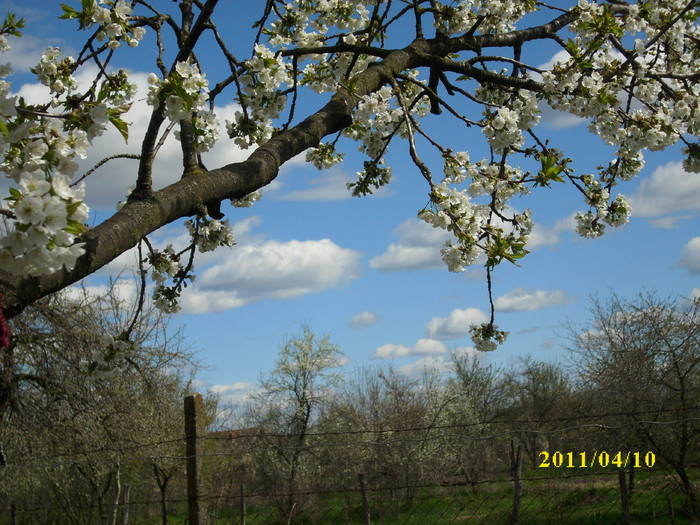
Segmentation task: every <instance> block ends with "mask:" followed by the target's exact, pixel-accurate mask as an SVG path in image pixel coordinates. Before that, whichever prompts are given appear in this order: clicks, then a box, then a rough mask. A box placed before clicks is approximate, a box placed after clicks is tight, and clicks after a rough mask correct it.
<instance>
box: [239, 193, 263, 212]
mask: <svg viewBox="0 0 700 525" xmlns="http://www.w3.org/2000/svg"><path fill="white" fill-rule="evenodd" d="M262 195H263V192H262V190H257V191H252V192H250V193H249V194H248V195H246V196H245V197H243V198H241V199H231V205H232V206H234V207H236V208H250V207H251V206H252V205H253V204H254V203H255V202H257V201H259V200H260V199H262Z"/></svg>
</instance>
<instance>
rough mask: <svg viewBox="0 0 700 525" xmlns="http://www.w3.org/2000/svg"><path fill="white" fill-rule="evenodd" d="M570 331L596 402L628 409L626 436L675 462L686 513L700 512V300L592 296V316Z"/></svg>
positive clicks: (578, 363) (581, 372)
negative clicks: (697, 469)
mask: <svg viewBox="0 0 700 525" xmlns="http://www.w3.org/2000/svg"><path fill="white" fill-rule="evenodd" d="M570 334H571V338H570V340H571V347H570V351H571V352H572V355H573V358H574V363H575V365H576V366H577V368H578V373H579V375H580V377H581V380H582V382H583V384H584V385H586V387H587V388H588V395H589V396H590V397H592V399H593V400H594V403H595V405H596V406H597V407H601V408H602V407H605V410H606V411H615V412H620V413H622V414H626V419H627V421H628V422H629V423H630V424H631V429H632V431H631V435H630V434H628V435H627V436H622V437H621V439H626V440H627V442H628V443H630V442H631V443H630V444H637V445H638V446H646V447H649V449H650V450H652V451H653V452H654V453H655V454H656V455H657V456H658V457H659V458H661V459H662V460H663V461H664V462H665V463H666V464H668V465H669V466H670V467H672V468H673V470H674V471H675V473H676V475H677V477H678V482H679V484H680V486H681V489H682V491H683V493H684V494H685V496H686V503H687V505H686V506H687V509H688V512H689V513H690V514H691V515H692V516H695V517H697V516H699V515H700V507H698V498H697V489H696V488H695V487H694V485H693V481H692V480H691V479H690V477H689V473H688V466H689V463H691V462H693V461H697V459H698V458H699V457H700V455H699V454H700V451H699V450H698V447H697V444H698V440H699V439H700V424H698V407H700V302H698V301H697V300H695V301H686V300H681V299H677V298H672V297H669V298H663V297H659V296H658V295H657V294H655V293H653V292H645V293H642V294H640V295H639V296H637V297H635V298H634V299H631V300H627V299H624V298H621V297H619V296H618V295H616V294H613V295H612V296H611V297H610V298H609V299H608V300H606V301H601V300H599V299H594V300H593V301H592V304H591V321H590V323H589V324H588V325H587V326H584V327H571V329H570ZM599 409H600V408H599ZM613 421H614V420H613ZM618 421H619V419H618ZM614 427H615V425H613V428H614Z"/></svg>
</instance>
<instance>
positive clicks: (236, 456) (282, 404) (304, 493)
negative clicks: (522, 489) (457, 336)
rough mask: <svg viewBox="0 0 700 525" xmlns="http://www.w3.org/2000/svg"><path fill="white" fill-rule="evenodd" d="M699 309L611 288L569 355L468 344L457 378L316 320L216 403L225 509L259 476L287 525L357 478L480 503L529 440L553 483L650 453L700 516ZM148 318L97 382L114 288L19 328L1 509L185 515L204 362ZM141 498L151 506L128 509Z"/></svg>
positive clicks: (406, 497)
mask: <svg viewBox="0 0 700 525" xmlns="http://www.w3.org/2000/svg"><path fill="white" fill-rule="evenodd" d="M699 308H700V303H698V302H697V301H695V302H692V301H686V300H681V299H677V298H662V297H659V296H658V295H657V294H654V293H643V294H640V295H639V296H637V297H635V298H633V299H630V300H627V299H623V298H621V297H617V296H615V295H613V296H611V297H610V298H608V299H606V300H595V301H593V302H592V304H591V318H590V319H589V320H588V321H587V322H585V323H583V324H581V325H573V324H572V325H570V326H569V327H568V328H567V332H568V337H567V338H566V340H565V341H564V342H563V343H562V345H563V347H564V348H563V356H567V357H566V358H563V359H562V360H561V363H556V364H555V363H549V362H544V361H539V360H536V359H533V358H531V357H523V358H522V359H521V360H520V361H519V362H518V363H517V364H515V365H512V366H510V367H503V366H499V365H495V364H489V363H486V362H485V361H484V360H483V358H480V357H479V355H480V354H478V353H468V352H461V353H455V354H454V355H453V356H452V366H451V368H450V370H449V371H448V372H444V371H442V372H441V371H439V370H430V369H426V370H424V372H423V374H422V375H421V376H420V377H418V378H413V377H409V376H406V375H404V374H401V373H400V372H399V371H398V370H396V369H394V368H392V367H359V368H355V369H353V370H351V371H349V370H346V368H347V367H345V366H342V363H343V361H342V351H341V349H340V348H339V347H338V345H336V344H335V343H333V342H332V340H331V338H330V336H322V335H318V334H316V333H314V331H313V330H312V329H311V328H309V327H304V328H303V330H302V331H301V333H299V334H297V335H295V336H293V337H290V338H288V339H287V340H285V341H284V342H283V343H282V344H281V346H280V349H279V356H278V360H277V362H276V364H275V367H274V369H273V370H271V371H268V372H266V373H263V374H262V375H261V378H260V384H259V388H258V389H257V390H255V391H254V392H253V393H252V394H251V396H250V398H249V399H248V401H247V402H246V403H245V404H244V405H241V406H239V407H237V409H236V410H227V409H226V407H224V406H223V405H222V404H221V403H220V402H217V399H216V398H215V397H213V396H209V397H208V398H207V401H206V402H207V412H208V415H209V417H210V418H211V420H210V421H209V430H210V431H209V434H208V435H209V438H208V439H207V444H206V450H207V452H206V453H205V457H204V472H205V488H204V492H205V494H207V495H208V497H209V500H210V501H213V502H216V501H218V500H221V502H222V503H220V506H221V507H222V508H223V507H225V506H226V505H227V504H230V505H233V503H232V502H231V498H232V497H233V496H234V495H236V494H238V492H237V490H238V487H239V486H240V485H241V484H244V485H245V487H246V490H247V491H249V492H250V493H252V494H267V495H269V496H268V497H266V498H265V501H266V502H267V504H268V505H269V506H270V508H274V509H276V512H278V513H279V517H280V518H279V519H280V520H283V521H285V522H286V521H287V519H291V518H294V516H300V515H301V513H303V512H305V511H308V510H309V509H313V508H314V506H318V505H322V504H323V503H322V497H321V496H319V495H318V494H323V493H326V492H334V491H342V490H346V489H349V488H355V487H356V486H357V483H358V474H363V476H364V480H366V483H367V485H368V486H370V487H374V488H382V489H387V490H382V491H380V492H378V493H377V496H376V498H375V500H374V501H373V505H376V506H378V507H380V508H395V509H399V508H409V507H410V506H411V505H412V504H413V503H414V502H415V498H416V494H417V491H418V489H419V487H422V486H441V485H454V484H457V485H463V486H465V487H467V488H468V490H470V491H472V492H473V493H474V494H476V493H478V492H480V491H483V490H487V489H485V487H484V485H483V483H482V482H483V481H485V480H494V479H509V476H510V475H511V472H512V470H511V467H512V465H511V464H510V461H511V458H512V451H513V450H515V449H516V448H518V447H520V448H521V450H522V451H523V454H524V457H525V462H524V465H525V471H526V473H527V472H530V473H531V474H533V473H536V474H539V475H543V473H544V471H543V470H542V469H540V468H539V465H540V464H541V463H542V461H543V456H542V454H541V453H542V452H548V453H549V454H550V457H551V454H554V453H555V452H560V453H561V454H562V455H566V454H567V453H569V452H570V453H572V456H574V457H576V458H579V457H580V456H579V455H580V454H581V453H588V457H589V458H590V457H592V454H593V453H594V452H597V453H601V452H608V453H609V455H610V457H611V458H613V459H614V456H615V454H616V453H617V452H618V451H620V452H622V454H623V455H624V454H626V453H627V452H630V453H634V452H639V453H640V454H641V455H642V457H644V454H646V452H648V451H651V452H653V453H654V457H655V459H656V466H660V467H665V468H667V469H669V471H670V472H671V473H672V478H673V483H674V484H675V486H676V487H677V492H678V493H679V494H681V495H682V497H683V501H684V503H683V511H684V512H685V513H686V514H687V515H688V516H694V517H698V515H699V513H698V501H697V497H698V496H697V486H696V483H697V482H696V481H694V479H697V468H698V460H699V459H700V449H699V447H698V444H697V443H698V437H699V434H700V337H699V334H698V330H699V329H700V317H699V314H700V311H699ZM146 312H149V313H150V315H147V316H146V315H142V316H141V317H140V318H139V319H140V321H139V323H138V324H137V326H135V327H134V328H133V330H134V333H133V336H134V337H135V338H136V339H137V340H138V341H140V342H141V343H140V344H139V345H138V347H137V349H135V350H132V351H130V352H129V353H128V354H127V357H126V359H125V361H123V362H122V363H120V364H121V366H120V367H119V368H120V369H119V370H118V371H117V370H116V367H114V366H113V367H112V372H111V373H107V372H106V370H105V371H102V373H97V374H96V373H95V369H93V370H91V369H90V368H91V366H90V365H87V366H86V362H90V361H91V360H93V361H94V359H95V357H94V354H95V351H96V349H99V348H104V347H105V346H104V341H103V340H102V336H101V335H98V334H102V333H104V332H105V330H106V329H108V328H109V329H112V330H113V329H114V328H115V327H119V326H120V325H119V323H124V322H131V313H132V312H130V311H128V309H126V308H124V303H123V302H121V301H120V300H119V299H118V298H117V297H116V295H115V294H114V293H112V294H108V295H107V296H105V297H104V298H95V297H94V296H91V295H88V294H86V293H80V294H74V295H73V296H67V295H66V294H59V295H55V296H52V297H51V298H50V299H48V300H45V301H41V302H39V303H38V304H37V305H36V306H34V307H32V308H30V309H28V310H27V311H26V312H25V313H23V314H22V315H21V316H18V317H17V318H16V319H15V320H13V324H14V325H15V326H14V327H13V330H14V333H15V334H18V335H17V337H15V338H13V343H12V344H11V345H10V346H8V347H5V349H4V350H3V356H2V357H3V360H2V363H3V364H2V381H3V382H2V390H1V392H2V397H1V398H0V401H1V402H2V405H1V407H2V427H0V444H1V445H2V465H3V466H2V468H0V498H1V499H0V502H1V503H0V506H2V507H3V511H4V512H5V513H6V514H7V513H8V512H10V511H11V509H12V508H14V509H15V513H16V515H17V516H21V519H20V520H19V523H104V524H115V523H118V521H117V520H118V519H124V513H125V512H126V509H128V512H129V513H130V516H131V519H133V520H137V521H136V522H141V521H138V520H144V521H143V522H145V523H148V522H149V521H148V518H147V517H148V516H151V518H150V519H151V521H150V522H154V521H153V520H156V521H159V522H161V523H169V522H171V521H169V520H171V519H173V516H175V515H176V514H177V513H178V512H179V511H178V509H181V507H179V506H178V501H179V502H183V501H185V499H186V491H185V483H184V469H185V466H184V465H185V463H184V456H185V453H184V441H183V429H184V421H183V413H182V399H183V396H184V395H185V394H186V393H187V392H189V391H191V380H192V377H193V375H192V374H193V373H194V371H195V370H196V368H197V363H196V362H195V361H194V360H193V358H192V354H191V352H190V351H189V350H188V349H187V347H186V345H185V341H184V339H183V336H182V333H181V332H178V331H175V332H173V331H172V330H170V329H169V327H168V325H167V320H166V319H165V318H164V317H162V316H161V314H158V313H157V312H156V311H155V310H149V309H146ZM122 328H123V326H122ZM108 348H113V345H112V346H109V347H108ZM481 355H483V354H481ZM93 364H94V363H93ZM93 368H94V367H93ZM217 418H218V419H217ZM576 461H578V459H577V460H576ZM630 466H632V463H630ZM611 468H612V467H611ZM528 469H529V470H528ZM546 472H547V475H549V472H550V471H549V470H547V471H546ZM129 494H131V501H132V502H135V501H141V502H144V501H149V502H150V505H140V506H139V505H130V506H129V505H128V503H129V501H130V500H129ZM314 494H316V495H315V496H314ZM345 498H346V504H347V505H348V507H349V508H350V507H352V506H356V505H357V501H356V498H354V496H353V494H352V493H347V494H346V496H345ZM234 499H235V498H234ZM23 509H25V510H23ZM30 509H33V510H31V511H30Z"/></svg>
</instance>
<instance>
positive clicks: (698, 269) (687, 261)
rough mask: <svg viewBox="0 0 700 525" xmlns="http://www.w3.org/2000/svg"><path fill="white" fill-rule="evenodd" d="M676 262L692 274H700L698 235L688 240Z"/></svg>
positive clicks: (699, 242)
mask: <svg viewBox="0 0 700 525" xmlns="http://www.w3.org/2000/svg"><path fill="white" fill-rule="evenodd" d="M678 264H679V265H680V266H682V267H683V268H685V269H686V270H688V271H689V272H690V273H692V274H694V275H697V274H700V237H693V238H692V239H690V240H689V241H688V243H687V244H686V245H685V247H684V248H683V255H682V256H681V258H680V260H679V261H678Z"/></svg>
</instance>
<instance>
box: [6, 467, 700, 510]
mask: <svg viewBox="0 0 700 525" xmlns="http://www.w3.org/2000/svg"><path fill="white" fill-rule="evenodd" d="M686 468H688V469H695V468H700V464H692V465H686ZM586 470H587V469H581V470H580V471H579V472H578V473H573V474H563V475H557V476H534V477H522V478H521V481H522V482H523V483H532V482H538V481H561V480H568V479H586V478H591V479H600V478H605V477H617V476H619V470H618V469H607V470H603V471H590V472H588V471H586ZM644 471H645V472H647V473H673V472H674V469H673V467H665V466H661V467H656V466H655V467H649V468H645V469H644ZM512 483H513V479H512V477H510V478H508V477H505V478H489V479H483V480H465V481H459V482H455V481H452V482H443V483H410V484H409V483H404V484H398V485H388V486H380V487H372V486H366V487H365V488H364V489H362V488H360V487H359V486H358V487H343V488H332V489H322V490H298V491H292V492H251V493H248V492H246V493H245V498H289V497H301V496H328V495H333V494H344V493H360V492H362V490H366V491H367V492H371V493H376V492H387V491H400V490H409V489H440V488H442V489H444V488H461V487H472V486H475V485H477V486H478V485H497V484H512ZM238 487H240V484H236V485H234V486H233V487H232V488H234V489H236V488H238ZM240 497H241V496H240V493H236V494H230V495H229V494H225V495H222V494H206V493H201V494H199V495H198V497H197V499H198V500H200V501H203V502H206V501H213V500H222V499H223V500H240ZM162 501H163V500H161V499H145V500H130V501H128V502H123V501H119V502H110V503H104V504H102V505H99V504H76V505H73V506H72V507H73V508H75V509H78V510H85V509H94V508H100V507H101V506H102V507H104V506H110V507H114V506H117V507H122V506H127V505H154V504H161V503H162ZM165 501H166V502H167V503H186V502H188V501H189V499H188V498H184V497H178V498H166V499H165ZM58 508H60V507H58V506H55V505H53V506H51V505H49V506H34V507H19V508H17V507H16V510H20V511H23V512H24V511H26V512H34V511H40V510H55V509H58ZM12 510H13V509H12V507H0V512H10V511H12Z"/></svg>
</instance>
